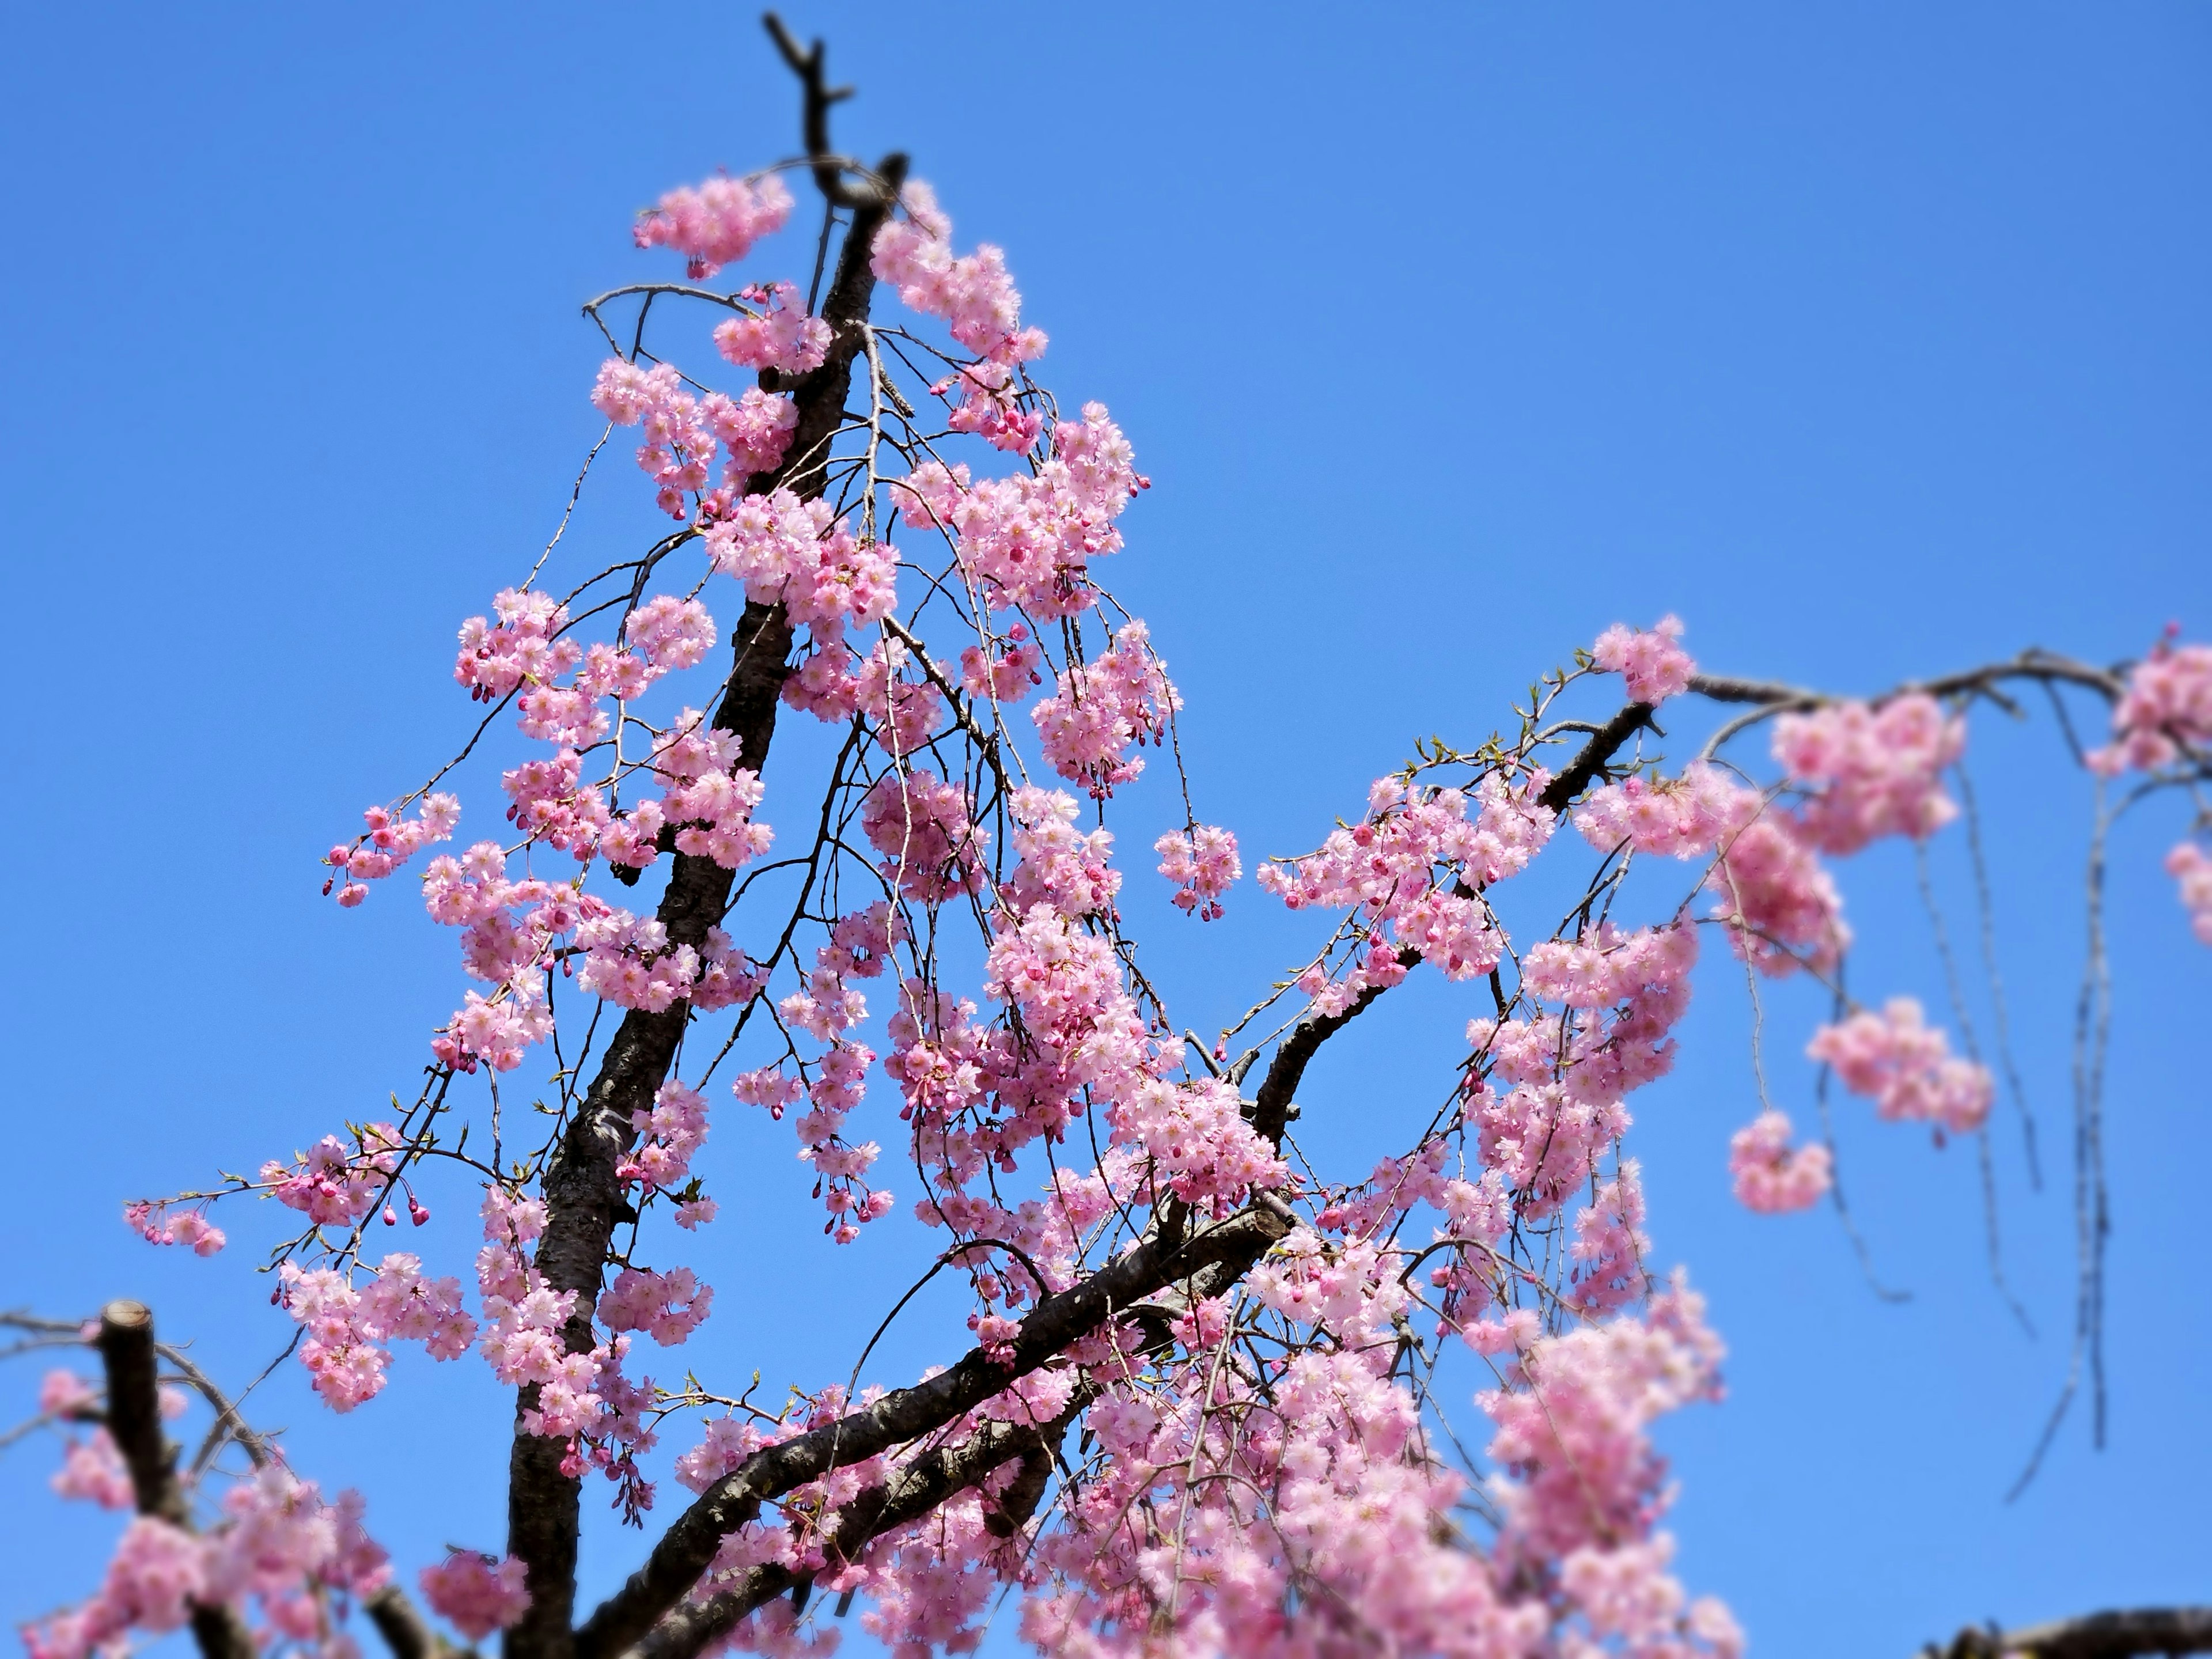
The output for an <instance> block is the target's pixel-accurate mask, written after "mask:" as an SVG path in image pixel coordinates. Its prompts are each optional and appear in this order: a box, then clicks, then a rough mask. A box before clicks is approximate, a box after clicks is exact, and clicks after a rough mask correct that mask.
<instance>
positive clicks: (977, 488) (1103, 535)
mask: <svg viewBox="0 0 2212 1659" xmlns="http://www.w3.org/2000/svg"><path fill="white" fill-rule="evenodd" d="M1149 482H1150V481H1149V480H1148V479H1146V478H1145V477H1143V476H1142V475H1141V474H1139V472H1138V471H1137V470H1136V457H1135V453H1134V452H1133V450H1132V449H1131V448H1130V447H1129V441H1128V440H1127V438H1126V437H1124V436H1123V435H1122V433H1121V428H1120V427H1118V426H1116V425H1115V424H1114V422H1113V421H1112V420H1111V419H1110V418H1109V416H1108V415H1107V412H1106V406H1105V405H1104V404H1096V403H1092V404H1085V405H1084V406H1083V418H1082V419H1081V420H1080V421H1061V422H1059V423H1058V424H1057V425H1055V426H1054V428H1053V429H1052V454H1051V457H1050V458H1049V459H1048V460H1046V461H1045V462H1044V463H1043V464H1042V465H1040V466H1038V467H1037V469H1036V472H1035V473H1034V474H1021V473H1017V474H1016V475H1015V476H1013V477H1010V478H986V479H981V480H980V481H971V479H970V478H969V471H968V466H967V464H966V463H965V462H964V461H963V462H961V463H958V464H957V465H952V466H950V467H948V466H946V465H944V464H943V463H941V462H938V461H929V462H926V463H924V464H923V465H921V466H918V467H916V468H915V470H914V471H912V472H911V473H909V474H908V476H907V477H905V478H904V479H903V480H902V481H901V483H900V486H899V517H900V519H901V520H902V521H903V522H904V523H906V524H907V525H908V526H912V527H914V528H916V529H925V530H926V529H938V530H942V531H945V532H948V533H950V534H951V537H952V538H953V545H954V549H955V550H956V551H957V554H958V555H959V558H960V565H961V568H962V570H963V572H964V573H966V574H967V575H968V577H969V580H971V581H973V582H975V584H976V585H977V586H978V587H979V588H980V589H981V593H982V598H983V602H984V604H985V605H987V606H988V607H989V608H991V609H994V610H997V609H1003V608H1005V607H1007V606H1018V607H1020V608H1021V609H1022V610H1023V611H1025V612H1027V613H1028V614H1029V615H1030V616H1031V617H1039V618H1043V619H1047V620H1049V619H1052V618H1056V617H1072V616H1074V615H1076V614H1078V613H1079V612H1080V611H1085V610H1087V609H1089V608H1090V607H1091V605H1092V604H1093V603H1095V601H1096V597H1097V596H1096V594H1095V592H1094V591H1093V589H1092V587H1091V581H1090V577H1089V569H1090V563H1091V560H1093V559H1097V558H1103V557H1105V556H1108V555H1109V554H1111V553H1115V552H1117V551H1119V550H1120V549H1121V532H1120V531H1119V530H1118V529H1116V528H1115V522H1114V521H1115V519H1117V518H1118V517H1119V516H1120V515H1121V509H1122V508H1123V507H1127V505H1128V504H1129V501H1130V500H1131V498H1132V497H1133V496H1134V495H1137V494H1138V492H1139V491H1140V490H1142V489H1145V488H1146V487H1147V485H1148V483H1149Z"/></svg>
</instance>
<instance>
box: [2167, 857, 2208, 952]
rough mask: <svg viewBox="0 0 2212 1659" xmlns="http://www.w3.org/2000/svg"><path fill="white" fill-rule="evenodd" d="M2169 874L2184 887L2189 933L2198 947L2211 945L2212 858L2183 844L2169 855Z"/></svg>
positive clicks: (2182, 891)
mask: <svg viewBox="0 0 2212 1659" xmlns="http://www.w3.org/2000/svg"><path fill="white" fill-rule="evenodd" d="M2166 874H2168V875H2169V876H2172V878H2174V879H2175V880H2176V881H2178V882H2179V883H2180V884H2181V908H2183V909H2185V910H2186V911H2188V912H2189V927H2190V931H2191V932H2192V933H2195V934H2196V935H2197V942H2198V943H2199V944H2203V945H2212V857H2208V856H2206V854H2205V851H2204V849H2203V848H2202V847H2200V846H2198V845H2197V843H2196V842H2193V841H2185V842H2180V843H2179V845H2177V846H2176V847H2175V848H2173V850H2172V852H2170V853H2168V854H2166Z"/></svg>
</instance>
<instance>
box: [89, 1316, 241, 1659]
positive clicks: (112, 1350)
mask: <svg viewBox="0 0 2212 1659" xmlns="http://www.w3.org/2000/svg"><path fill="white" fill-rule="evenodd" d="M99 1346H100V1360H101V1363H102V1364H104V1365H105V1366H106V1371H107V1432H108V1435H109V1437H111V1438H112V1439H113V1441H114V1442H115V1449H116V1450H117V1451H118V1452H119V1453H120V1454H122V1457H123V1462H124V1466H125V1468H128V1469H129V1470H130V1471H131V1490H132V1492H134V1494H135V1495H136V1496H137V1501H138V1513H139V1514H141V1515H150V1516H154V1517H155V1519H157V1520H161V1521H166V1522H168V1523H169V1524H170V1525H171V1526H173V1527H177V1528H181V1529H183V1530H184V1531H185V1532H191V1531H192V1530H194V1528H193V1526H192V1512H191V1504H189V1503H187V1502H186V1501H185V1488H184V1483H183V1482H182V1481H180V1480H178V1478H177V1448H176V1447H175V1446H174V1445H173V1444H171V1443H170V1442H169V1441H168V1439H167V1437H165V1436H164V1435H163V1434H162V1432H161V1389H160V1387H159V1384H158V1373H157V1370H156V1359H157V1357H156V1355H155V1352H154V1315H153V1312H152V1310H149V1308H148V1307H147V1306H146V1304H144V1303H143V1302H111V1303H109V1304H107V1305H106V1307H105V1308H102V1309H101V1310H100V1337H99ZM191 1622H192V1640H193V1641H195V1642H196V1643H197V1644H199V1650H200V1653H201V1655H202V1656H203V1659H254V1655H255V1652H256V1650H255V1648H254V1645H253V1638H252V1634H251V1633H250V1632H248V1631H247V1630H246V1621H245V1620H243V1619H241V1618H240V1617H239V1616H238V1614H237V1613H236V1612H235V1611H234V1610H233V1609H231V1608H229V1607H198V1606H195V1607H193V1608H192V1613H191Z"/></svg>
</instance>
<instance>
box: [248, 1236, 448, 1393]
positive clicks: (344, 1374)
mask: <svg viewBox="0 0 2212 1659" xmlns="http://www.w3.org/2000/svg"><path fill="white" fill-rule="evenodd" d="M278 1271H279V1273H280V1275H281V1278H282V1281H283V1282H282V1285H281V1288H280V1291H279V1295H280V1296H281V1297H282V1300H283V1304H284V1307H285V1309H286V1310H287V1311H288V1312H289V1313H290V1314H291V1316H292V1317H293V1318H294V1319H295V1320H297V1321H298V1322H299V1323H300V1327H301V1330H302V1331H303V1332H304V1333H305V1334H306V1337H307V1340H305V1341H304V1342H302V1343H301V1345H300V1363H301V1365H302V1366H304V1367H305V1368H306V1369H307V1373H308V1375H309V1376H311V1377H313V1383H314V1389H315V1392H316V1393H317V1394H319V1395H321V1396H322V1398H323V1402H324V1404H325V1405H327V1406H328V1407H330V1408H331V1410H332V1411H335V1412H349V1411H351V1410H352V1409H353V1408H354V1407H356V1406H358V1405H360V1404H362V1402H363V1401H368V1400H371V1399H374V1397H375V1396H376V1395H378V1394H379V1393H380V1392H381V1391H382V1389H383V1388H384V1381H385V1370H386V1366H388V1365H389V1364H391V1360H392V1354H391V1351H390V1349H389V1348H388V1347H386V1346H385V1345H386V1344H387V1343H390V1342H392V1341H399V1340H404V1341H413V1342H420V1343H422V1345H423V1346H425V1347H426V1348H427V1349H428V1352H429V1353H430V1355H431V1357H432V1358H435V1359H458V1358H459V1357H460V1356H461V1355H462V1354H464V1353H465V1352H468V1347H469V1344H470V1343H471V1342H473V1341H475V1340H476V1335H477V1322H476V1321H475V1319H473V1318H472V1317H471V1316H470V1315H469V1314H468V1313H466V1312H465V1310H463V1308H462V1306H461V1284H460V1280H459V1279H428V1278H425V1277H424V1276H423V1273H422V1261H421V1259H420V1258H419V1257H416V1256H413V1255H408V1254H406V1253H405V1252H404V1251H395V1252H394V1253H392V1255H387V1256H386V1257H385V1258H384V1261H382V1263H381V1264H380V1265H379V1267H377V1270H376V1277H375V1278H374V1279H372V1280H371V1281H370V1282H369V1283H368V1285H366V1286H364V1287H362V1288H361V1289H359V1290H356V1289H355V1288H354V1286H353V1285H351V1284H349V1282H348V1279H347V1277H346V1275H345V1274H343V1273H339V1272H338V1271H337V1270H336V1269H334V1268H330V1267H315V1268H310V1269H302V1268H301V1267H299V1266H298V1265H297V1264H295V1263H293V1262H289V1261H288V1262H286V1263H284V1264H283V1267H281V1268H280V1269H279V1270H278Z"/></svg>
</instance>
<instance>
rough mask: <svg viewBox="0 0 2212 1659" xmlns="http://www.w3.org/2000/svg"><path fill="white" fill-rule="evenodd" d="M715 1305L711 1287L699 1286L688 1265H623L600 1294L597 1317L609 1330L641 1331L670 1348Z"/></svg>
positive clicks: (702, 1320)
mask: <svg viewBox="0 0 2212 1659" xmlns="http://www.w3.org/2000/svg"><path fill="white" fill-rule="evenodd" d="M713 1306H714V1286H713V1285H702V1284H701V1283H700V1282H699V1280H698V1278H697V1276H696V1274H694V1273H692V1271H691V1270H690V1268H689V1267H675V1268H671V1269H670V1270H669V1271H668V1272H666V1273H656V1272H654V1271H653V1270H652V1269H650V1268H645V1267H624V1268H623V1270H622V1272H620V1273H617V1274H616V1275H615V1282H614V1283H613V1284H611V1285H608V1286H607V1288H606V1289H605V1291H601V1292H600V1293H599V1322H600V1323H601V1324H602V1325H605V1327H606V1328H608V1329H609V1330H611V1331H643V1332H644V1333H645V1334H647V1335H648V1336H650V1337H651V1338H652V1339H653V1340H654V1341H655V1342H658V1343H659V1344H660V1346H663V1347H664V1348H670V1347H674V1346H676V1345H677V1344H678V1343H680V1342H682V1341H684V1340H685V1339H686V1338H688V1337H689V1336H690V1334H691V1333H692V1332H693V1331H695V1330H696V1329H698V1328H699V1327H700V1326H701V1325H702V1324H703V1323H704V1322H706V1318H707V1315H708V1310H711V1309H712V1308H713Z"/></svg>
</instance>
